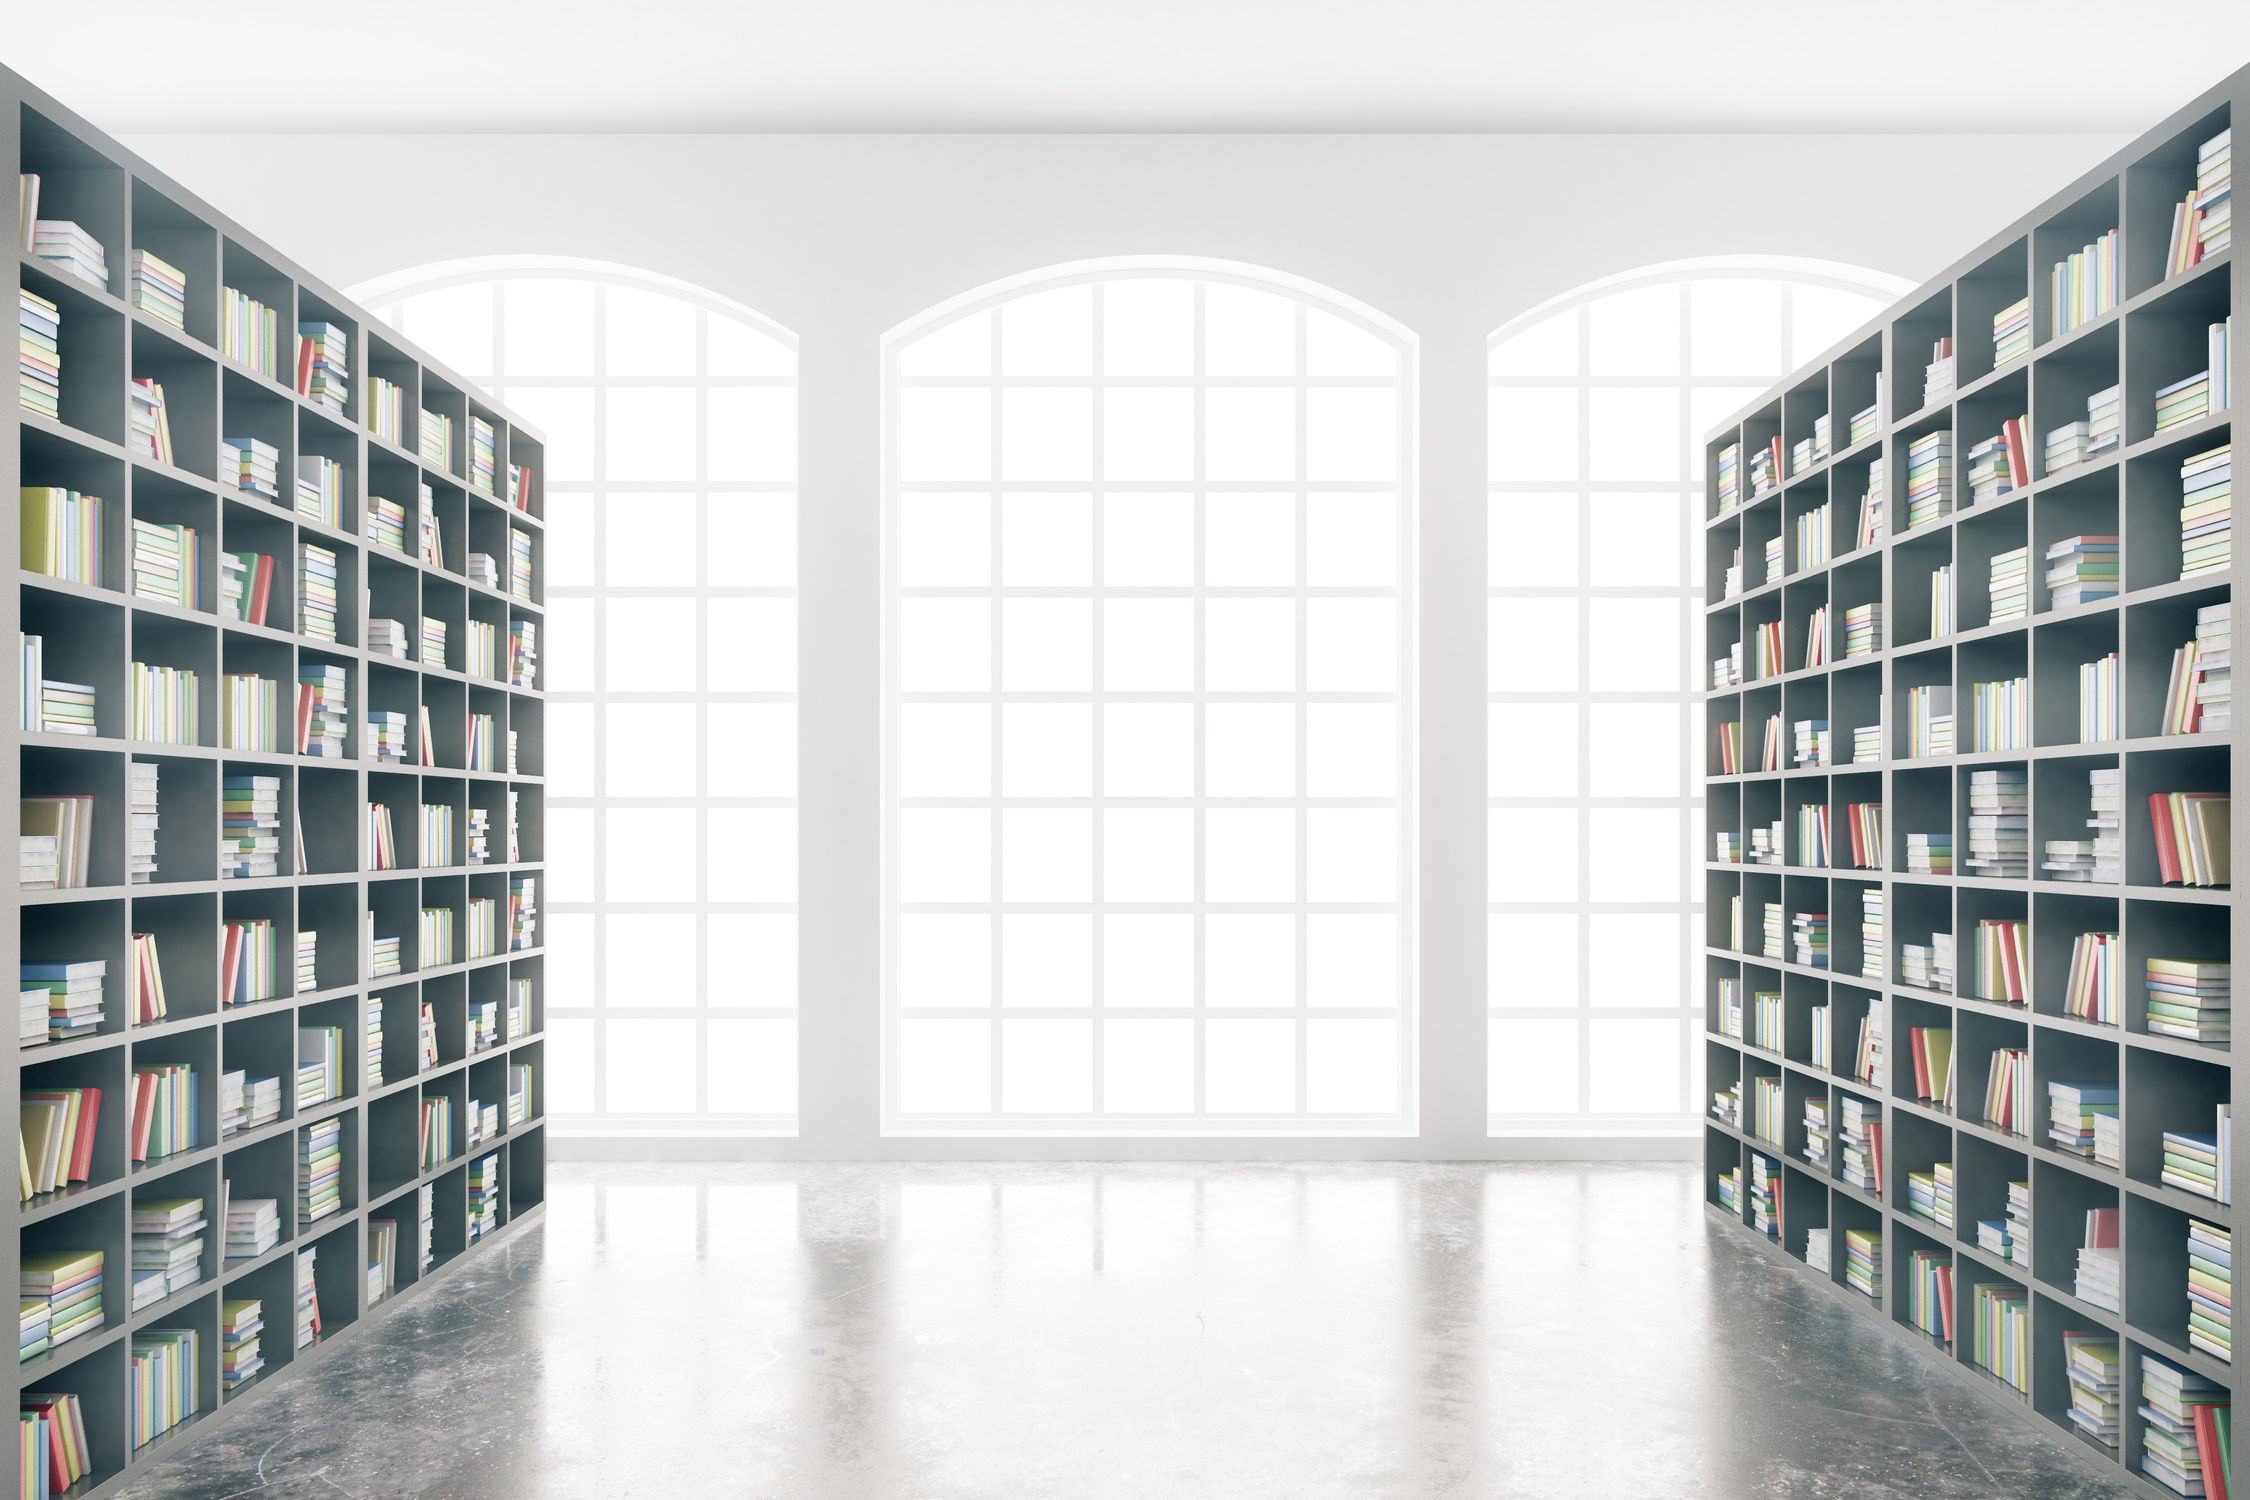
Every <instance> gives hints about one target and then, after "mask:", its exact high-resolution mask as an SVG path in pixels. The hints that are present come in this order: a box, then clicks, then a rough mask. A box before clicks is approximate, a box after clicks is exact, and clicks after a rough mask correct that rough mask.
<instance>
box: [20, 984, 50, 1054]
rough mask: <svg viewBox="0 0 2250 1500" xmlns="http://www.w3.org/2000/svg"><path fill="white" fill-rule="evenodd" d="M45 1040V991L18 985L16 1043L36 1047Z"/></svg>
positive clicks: (21, 1045)
mask: <svg viewBox="0 0 2250 1500" xmlns="http://www.w3.org/2000/svg"><path fill="white" fill-rule="evenodd" d="M46 1040H47V992H46V991H45V990H44V989H38V988H23V987H21V986H19V992H18V995H17V998H16V1045H17V1046H18V1047H19V1048H21V1047H37V1046H40V1045H41V1044H43V1043H44V1042H45V1041H46Z"/></svg>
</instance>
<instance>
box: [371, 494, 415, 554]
mask: <svg viewBox="0 0 2250 1500" xmlns="http://www.w3.org/2000/svg"><path fill="white" fill-rule="evenodd" d="M367 539H368V540H369V541H371V542H373V543H374V544H375V545H376V546H378V547H388V548H390V549H391V550H392V551H393V552H397V553H400V554H401V555H403V554H404V553H405V551H406V507H405V506H403V505H401V504H399V503H398V502H397V501H396V500H385V499H384V498H383V497H382V496H381V495H369V496H368V497H367Z"/></svg>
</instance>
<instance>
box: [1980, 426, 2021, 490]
mask: <svg viewBox="0 0 2250 1500" xmlns="http://www.w3.org/2000/svg"><path fill="white" fill-rule="evenodd" d="M2021 482H2022V475H2021V474H2020V472H2019V471H2018V470H2017V469H2016V468H2015V467H2014V465H2013V464H2011V463H2010V462H2009V452H2008V438H2007V435H2006V434H2005V433H1999V434H1995V435H1994V436H1992V437H1988V438H1986V439H1985V440H1984V441H1983V442H1981V443H1979V444H1977V445H1976V446H1975V447H1974V448H1971V449H1970V450H1969V503H1970V504H1971V505H1983V504H1986V503H1987V502H1989V501H1993V500H1997V499H1999V498H2000V497H2001V496H2002V495H2006V494H2009V493H2012V492H2013V491H2014V490H2016V489H2017V488H2019V487H2020V484H2021Z"/></svg>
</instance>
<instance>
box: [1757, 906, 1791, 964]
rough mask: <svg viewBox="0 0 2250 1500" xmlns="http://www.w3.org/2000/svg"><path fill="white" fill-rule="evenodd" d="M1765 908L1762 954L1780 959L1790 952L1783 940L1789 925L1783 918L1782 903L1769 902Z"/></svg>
mask: <svg viewBox="0 0 2250 1500" xmlns="http://www.w3.org/2000/svg"><path fill="white" fill-rule="evenodd" d="M1765 907H1766V919H1765V943H1764V946H1763V947H1762V948H1761V949H1760V952H1761V953H1762V955H1763V956H1764V957H1766V958H1780V957H1782V956H1783V955H1785V954H1786V953H1787V952H1788V951H1789V950H1788V949H1787V948H1786V947H1785V946H1784V941H1785V940H1784V938H1783V934H1784V933H1786V932H1787V931H1788V926H1789V924H1788V923H1787V922H1786V921H1784V920H1783V918H1782V914H1781V903H1780V902H1778V901H1768V902H1767V903H1765Z"/></svg>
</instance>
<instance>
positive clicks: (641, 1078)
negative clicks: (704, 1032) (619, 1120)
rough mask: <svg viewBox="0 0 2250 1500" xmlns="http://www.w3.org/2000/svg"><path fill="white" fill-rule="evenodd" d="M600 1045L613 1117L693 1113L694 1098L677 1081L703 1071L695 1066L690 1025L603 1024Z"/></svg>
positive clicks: (650, 1023)
mask: <svg viewBox="0 0 2250 1500" xmlns="http://www.w3.org/2000/svg"><path fill="white" fill-rule="evenodd" d="M602 1040H603V1048H602V1062H603V1065H604V1067H605V1069H606V1070H607V1072H608V1075H609V1089H608V1094H609V1098H608V1105H609V1108H610V1111H611V1112H612V1113H615V1114H632V1115H686V1114H693V1113H695V1108H696V1103H695V1096H694V1094H692V1093H690V1092H689V1091H687V1090H685V1089H683V1088H681V1087H680V1080H681V1079H682V1078H694V1077H695V1076H696V1075H697V1074H698V1073H699V1072H701V1071H702V1070H701V1069H699V1068H698V1067H697V1066H696V1049H695V1023H694V1022H693V1021H656V1020H622V1019H620V1020H611V1021H606V1022H604V1023H603V1025H602Z"/></svg>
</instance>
